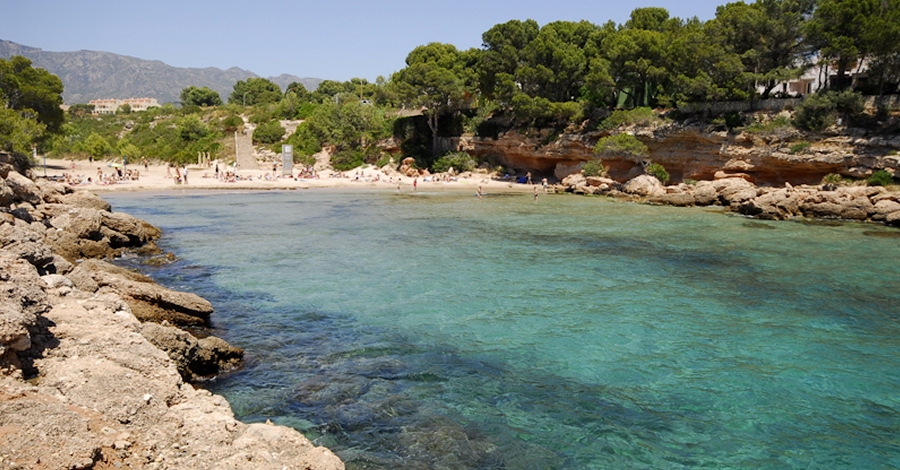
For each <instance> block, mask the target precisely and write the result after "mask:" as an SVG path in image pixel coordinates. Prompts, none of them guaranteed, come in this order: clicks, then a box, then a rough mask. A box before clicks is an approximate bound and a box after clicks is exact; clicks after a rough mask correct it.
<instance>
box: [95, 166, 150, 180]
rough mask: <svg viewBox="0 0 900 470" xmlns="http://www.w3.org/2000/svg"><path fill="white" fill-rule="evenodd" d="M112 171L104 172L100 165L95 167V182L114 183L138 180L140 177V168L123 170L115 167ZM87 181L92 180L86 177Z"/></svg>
mask: <svg viewBox="0 0 900 470" xmlns="http://www.w3.org/2000/svg"><path fill="white" fill-rule="evenodd" d="M112 170H113V171H111V172H109V173H105V172H104V171H103V168H102V167H99V166H98V167H97V181H96V183H97V184H116V183H119V182H122V181H138V180H140V179H141V172H140V170H135V169H127V170H123V169H122V167H115V168H113V169H112ZM88 182H92V181H91V179H90V178H88Z"/></svg>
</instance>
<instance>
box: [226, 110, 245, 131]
mask: <svg viewBox="0 0 900 470" xmlns="http://www.w3.org/2000/svg"><path fill="white" fill-rule="evenodd" d="M220 124H221V126H222V130H223V131H225V132H227V133H229V134H230V133H232V132H234V131H236V130H238V129H240V127H241V126H243V125H244V120H243V119H241V117H240V116H238V115H236V114H232V115H230V116H228V117H226V118H225V119H222V122H221V123H220Z"/></svg>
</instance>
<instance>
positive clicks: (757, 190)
mask: <svg viewBox="0 0 900 470" xmlns="http://www.w3.org/2000/svg"><path fill="white" fill-rule="evenodd" d="M716 176H717V179H715V180H712V181H698V182H696V183H694V184H685V183H681V184H678V185H673V186H663V184H662V183H660V181H659V180H657V179H656V178H654V177H653V176H650V175H640V176H637V177H635V178H633V179H631V180H629V181H628V182H626V183H619V182H617V181H615V180H612V179H610V178H604V177H596V176H591V177H585V176H584V175H582V174H580V173H578V174H574V175H570V176H568V177H566V178H565V179H563V181H562V183H561V184H558V185H556V186H555V187H554V189H555V191H556V192H568V193H574V194H585V195H593V194H596V195H605V196H610V197H614V198H616V199H625V200H632V201H641V202H648V203H651V204H662V205H670V206H681V207H686V206H713V205H718V206H722V207H724V208H725V209H726V210H729V211H732V212H737V213H739V214H741V215H746V216H750V217H755V218H759V219H766V220H786V219H790V218H794V217H809V218H817V219H838V220H852V221H860V222H877V223H884V224H886V225H890V226H894V227H900V194H898V193H895V192H890V191H888V190H886V189H885V188H883V187H880V186H837V185H835V186H827V185H823V186H809V185H801V186H791V185H790V184H789V183H785V185H784V186H783V187H778V188H776V187H762V186H756V185H755V184H753V183H751V182H749V181H747V180H746V179H744V178H742V177H740V176H735V175H726V174H718V175H716Z"/></svg>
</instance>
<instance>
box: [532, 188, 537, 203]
mask: <svg viewBox="0 0 900 470" xmlns="http://www.w3.org/2000/svg"><path fill="white" fill-rule="evenodd" d="M532 187H533V188H534V202H537V198H538V190H537V186H532Z"/></svg>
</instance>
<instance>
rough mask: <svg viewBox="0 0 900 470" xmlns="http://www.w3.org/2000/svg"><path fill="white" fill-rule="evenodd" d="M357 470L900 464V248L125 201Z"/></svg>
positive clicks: (744, 229)
mask: <svg viewBox="0 0 900 470" xmlns="http://www.w3.org/2000/svg"><path fill="white" fill-rule="evenodd" d="M104 197H105V198H106V199H107V200H109V201H110V202H111V203H112V204H113V207H114V209H115V210H118V211H124V212H128V213H131V214H133V215H135V216H137V217H141V218H144V219H145V220H148V221H149V222H151V223H153V224H156V225H158V226H160V227H162V228H163V230H164V235H163V238H162V240H161V243H160V245H161V247H162V248H163V249H164V250H166V251H171V252H174V253H175V254H176V255H177V256H178V257H179V261H178V262H176V263H174V264H173V265H170V266H167V267H163V268H150V267H146V268H144V270H145V272H147V273H148V274H150V275H152V276H154V277H155V278H156V279H157V280H158V281H159V282H161V283H162V284H165V285H168V286H171V287H174V288H178V289H184V290H191V291H193V292H196V293H198V294H200V295H202V296H204V297H206V298H208V299H209V300H210V301H211V302H212V303H213V305H214V306H215V308H216V313H214V314H213V317H212V321H213V322H214V324H215V328H216V332H215V333H216V334H218V335H220V336H222V337H224V338H225V339H227V340H228V341H229V342H231V343H233V344H236V345H239V346H241V347H243V348H245V349H246V352H247V357H248V365H247V367H246V368H245V369H244V370H242V371H240V372H237V373H234V374H231V375H229V376H227V377H221V378H219V379H218V380H216V381H215V382H213V383H211V384H210V385H209V386H210V388H211V390H213V391H214V392H216V393H220V394H222V395H224V396H225V397H226V398H228V400H229V401H230V402H231V404H232V407H233V409H234V411H235V413H236V414H237V415H238V417H239V418H240V419H242V420H245V421H264V420H266V419H271V420H272V421H274V422H277V423H280V424H286V425H290V426H294V427H296V428H297V429H299V430H300V431H302V432H304V433H305V434H307V436H308V437H310V438H311V439H313V440H314V441H315V442H316V443H318V444H321V445H326V446H328V447H330V448H331V449H333V450H335V451H336V452H337V453H338V454H339V455H340V456H341V457H342V458H343V459H344V460H345V462H346V463H347V467H348V468H350V469H357V468H359V469H361V468H367V469H395V468H408V469H425V468H447V469H466V468H479V469H481V468H486V469H487V468H490V469H494V468H496V469H602V468H745V469H756V468H797V469H809V468H827V469H837V468H847V469H850V468H852V469H882V468H900V264H898V259H900V238H897V237H896V236H895V235H897V234H898V233H900V232H898V231H897V230H896V229H888V228H885V227H881V226H877V225H867V224H849V223H848V224H821V223H814V224H810V223H799V222H793V221H791V222H763V221H756V220H750V219H745V218H741V217H735V216H729V215H724V214H722V213H721V212H719V211H716V210H710V209H685V208H671V207H654V206H646V205H637V204H630V203H616V202H612V201H609V200H606V199H601V198H590V197H576V196H543V197H541V199H540V200H539V201H538V202H537V203H534V202H532V200H531V196H530V195H527V194H523V195H503V194H488V195H487V197H485V198H484V200H481V201H479V200H477V199H476V198H475V197H473V196H472V195H470V194H468V193H465V194H462V193H446V192H445V193H428V192H420V193H418V194H415V195H412V194H396V193H392V192H366V191H346V190H345V191H336V190H316V191H271V192H260V193H250V192H236V193H227V192H219V193H178V194H160V195H150V196H148V195H146V194H110V195H105V196H104Z"/></svg>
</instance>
